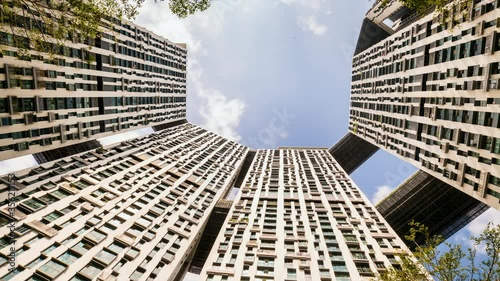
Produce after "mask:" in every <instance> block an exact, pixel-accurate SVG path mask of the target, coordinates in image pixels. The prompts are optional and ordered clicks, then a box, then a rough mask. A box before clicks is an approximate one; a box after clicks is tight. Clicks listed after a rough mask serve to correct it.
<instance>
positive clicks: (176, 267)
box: [0, 124, 248, 280]
mask: <svg viewBox="0 0 500 281" xmlns="http://www.w3.org/2000/svg"><path fill="white" fill-rule="evenodd" d="M247 150H248V149H247V148H246V147H244V146H242V145H239V144H236V143H234V142H232V141H228V140H226V139H224V138H222V137H220V136H217V135H215V134H213V133H210V132H207V131H206V130H204V129H201V128H199V127H196V126H193V125H190V124H184V125H178V126H175V127H172V128H168V129H165V130H163V131H160V132H158V133H155V134H152V135H149V136H147V137H143V138H139V139H134V140H131V141H126V142H122V143H121V144H117V145H112V146H110V147H105V149H100V150H98V152H96V151H88V152H85V153H81V154H77V155H75V156H72V157H67V158H63V159H60V160H58V161H55V162H50V163H47V164H45V165H42V166H39V167H37V168H35V169H31V170H25V171H22V172H19V173H17V175H18V179H17V182H18V183H22V184H23V185H24V186H25V187H24V188H23V189H21V190H17V188H15V183H14V182H10V184H11V185H12V186H14V187H9V185H5V184H4V186H3V188H2V193H1V196H2V198H1V199H2V206H1V207H0V212H1V214H0V221H1V223H0V225H1V227H0V279H1V280H56V279H57V280H96V278H97V280H154V279H160V280H174V278H176V276H177V275H178V274H180V272H182V270H185V268H184V267H183V266H184V265H185V264H187V263H188V262H189V259H190V258H191V255H192V253H193V252H194V250H195V249H196V246H197V243H198V242H199V238H200V236H201V234H202V232H203V229H204V228H205V225H206V223H207V219H208V217H209V215H210V213H211V210H212V209H213V207H214V205H215V203H216V202H217V201H218V200H219V198H221V197H222V196H223V195H224V193H225V192H226V191H227V190H228V187H229V186H230V183H231V182H232V180H233V178H234V176H235V174H236V173H237V171H238V169H239V167H240V165H241V163H242V161H243V159H244V155H245V154H246V152H247ZM9 188H10V189H9ZM12 192H14V193H15V195H16V197H17V200H15V201H12V200H11V199H12V196H11V195H9V194H11V193H12ZM11 203H12V204H14V205H11ZM9 208H10V209H9ZM13 219H14V220H16V221H17V222H15V227H13V226H12V224H11V222H12V221H13ZM10 258H12V259H11V260H10ZM9 260H10V261H14V262H13V263H12V264H11V263H10V262H9Z"/></svg>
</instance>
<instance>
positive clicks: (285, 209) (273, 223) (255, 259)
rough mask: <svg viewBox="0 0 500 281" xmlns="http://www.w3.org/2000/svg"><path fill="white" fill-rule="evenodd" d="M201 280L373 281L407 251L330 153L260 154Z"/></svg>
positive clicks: (286, 149) (298, 150)
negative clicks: (375, 275) (398, 255)
mask: <svg viewBox="0 0 500 281" xmlns="http://www.w3.org/2000/svg"><path fill="white" fill-rule="evenodd" d="M240 188H241V190H240V192H239V195H238V197H237V198H236V199H235V203H234V204H233V206H232V208H231V210H230V212H229V215H228V217H227V218H226V221H225V223H224V225H223V227H222V230H221V232H220V233H219V235H218V237H217V240H216V242H215V245H214V247H213V248H212V251H211V252H210V255H209V257H208V260H207V262H206V263H205V266H204V268H203V270H202V272H201V277H200V280H213V281H219V280H370V279H371V278H373V277H374V274H375V273H376V272H379V271H383V270H386V269H387V267H389V266H393V265H394V266H397V263H398V258H397V257H396V255H397V254H398V253H400V252H405V251H407V250H408V249H407V248H406V246H405V244H404V243H403V242H402V241H401V239H400V238H399V237H398V236H397V235H396V234H395V233H394V231H393V230H392V229H391V227H390V226H388V224H387V223H386V222H385V221H384V219H383V218H382V216H381V215H380V214H379V213H378V212H377V211H376V209H375V208H374V207H373V205H372V204H371V203H370V202H369V201H368V200H367V198H366V197H365V196H364V195H363V194H362V193H361V191H360V190H359V188H358V187H357V186H356V185H355V184H354V183H353V182H352V180H351V179H350V178H349V176H348V175H347V174H346V173H345V172H344V171H343V169H342V168H341V167H340V166H339V165H338V163H337V162H336V161H335V160H334V158H333V157H332V156H331V155H330V154H329V152H328V149H317V148H290V147H284V148H280V149H277V150H258V151H257V152H256V155H255V158H254V160H253V162H252V164H251V166H250V167H249V169H248V171H247V173H246V176H245V178H244V180H243V182H242V184H241V186H240Z"/></svg>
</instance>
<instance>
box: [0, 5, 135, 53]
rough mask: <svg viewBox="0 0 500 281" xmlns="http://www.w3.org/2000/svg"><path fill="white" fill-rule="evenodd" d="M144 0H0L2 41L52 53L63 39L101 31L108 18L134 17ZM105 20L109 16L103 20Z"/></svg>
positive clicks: (80, 39)
mask: <svg viewBox="0 0 500 281" xmlns="http://www.w3.org/2000/svg"><path fill="white" fill-rule="evenodd" d="M143 2H144V0H130V1H129V0H119V1H116V0H2V1H1V6H2V9H1V11H0V32H1V33H2V34H1V42H0V43H1V44H2V45H8V46H13V47H16V48H19V50H20V52H26V50H28V49H34V50H36V51H43V52H48V53H55V52H56V49H57V48H60V47H62V46H64V44H65V42H66V40H68V41H76V42H84V41H85V40H88V39H92V38H96V37H98V36H99V35H100V30H101V28H102V26H103V25H108V27H109V26H110V25H111V19H112V18H114V19H118V20H122V19H133V18H135V16H137V14H138V9H139V7H140V6H141V5H142V3H143ZM105 20H110V21H109V22H107V23H106V22H105Z"/></svg>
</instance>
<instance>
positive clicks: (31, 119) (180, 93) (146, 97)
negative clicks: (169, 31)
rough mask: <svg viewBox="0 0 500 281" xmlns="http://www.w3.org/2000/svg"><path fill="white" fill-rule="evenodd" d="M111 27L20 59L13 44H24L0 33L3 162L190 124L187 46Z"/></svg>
mask: <svg viewBox="0 0 500 281" xmlns="http://www.w3.org/2000/svg"><path fill="white" fill-rule="evenodd" d="M26 14H30V13H28V12H26ZM20 17H22V16H21V15H20ZM109 26H110V27H108V28H104V27H103V30H102V37H100V38H96V39H95V40H81V39H80V38H78V36H73V38H72V40H68V41H67V42H66V43H65V44H64V46H58V45H55V44H54V46H52V49H53V50H54V53H51V54H48V53H40V52H35V51H34V50H28V51H27V52H28V53H27V54H26V53H24V52H21V51H20V50H19V49H18V48H16V47H15V46H14V42H19V41H23V40H24V41H26V42H28V43H29V40H28V39H27V38H14V37H13V35H12V34H8V33H5V32H7V30H10V29H5V30H3V31H2V32H0V34H1V36H0V38H1V39H0V45H1V46H0V49H2V54H1V55H0V160H4V159H8V158H13V157H17V156H22V155H25V154H34V153H37V152H41V151H46V150H49V149H53V148H59V147H62V146H69V145H74V144H79V143H83V142H86V141H90V140H93V139H97V138H101V137H104V136H109V135H111V134H114V133H118V132H125V131H127V130H134V129H139V128H141V127H146V126H154V125H158V124H162V123H166V122H171V121H176V120H182V119H185V118H186V64H187V47H186V45H184V44H176V43H173V42H171V41H169V40H168V39H165V38H163V37H161V36H158V35H156V34H154V33H152V32H150V31H148V30H146V29H144V28H142V27H139V26H137V25H135V24H133V23H130V22H119V21H116V22H114V23H112V24H111V25H109ZM111 26H112V30H111ZM24 41H23V42H24ZM28 46H29V44H28Z"/></svg>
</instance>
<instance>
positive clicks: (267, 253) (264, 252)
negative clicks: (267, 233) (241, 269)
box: [257, 249, 276, 257]
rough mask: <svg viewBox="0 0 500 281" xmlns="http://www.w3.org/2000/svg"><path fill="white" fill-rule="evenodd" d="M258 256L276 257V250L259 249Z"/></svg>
mask: <svg viewBox="0 0 500 281" xmlns="http://www.w3.org/2000/svg"><path fill="white" fill-rule="evenodd" d="M257 256H259V257H276V252H275V251H273V250H262V249H258V250H257Z"/></svg>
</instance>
